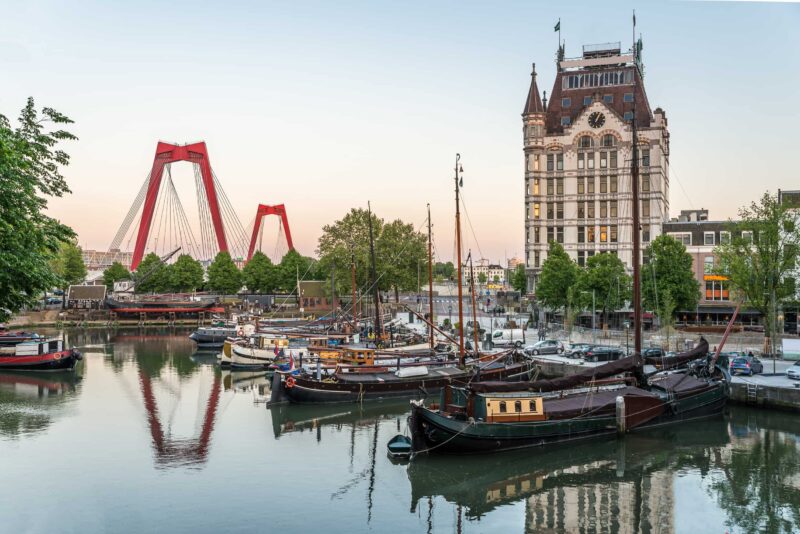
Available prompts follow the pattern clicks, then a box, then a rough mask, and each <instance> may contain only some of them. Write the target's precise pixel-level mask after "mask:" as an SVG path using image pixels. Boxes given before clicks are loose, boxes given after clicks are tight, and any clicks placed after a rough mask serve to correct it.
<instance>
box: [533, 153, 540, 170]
mask: <svg viewBox="0 0 800 534" xmlns="http://www.w3.org/2000/svg"><path fill="white" fill-rule="evenodd" d="M533 170H534V171H538V170H539V154H534V156H533Z"/></svg>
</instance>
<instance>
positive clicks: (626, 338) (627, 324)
mask: <svg viewBox="0 0 800 534" xmlns="http://www.w3.org/2000/svg"><path fill="white" fill-rule="evenodd" d="M630 327H631V323H629V322H628V321H625V355H626V356H627V355H628V353H629V352H630V350H631V349H630V347H629V346H628V329H629V328H630Z"/></svg>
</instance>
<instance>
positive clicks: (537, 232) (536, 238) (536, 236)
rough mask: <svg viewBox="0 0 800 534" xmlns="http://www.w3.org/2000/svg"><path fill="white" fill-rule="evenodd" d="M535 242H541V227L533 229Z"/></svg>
mask: <svg viewBox="0 0 800 534" xmlns="http://www.w3.org/2000/svg"><path fill="white" fill-rule="evenodd" d="M533 242H534V243H538V242H539V227H538V226H534V228H533Z"/></svg>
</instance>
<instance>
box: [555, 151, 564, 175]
mask: <svg viewBox="0 0 800 534" xmlns="http://www.w3.org/2000/svg"><path fill="white" fill-rule="evenodd" d="M556 170H557V171H563V170H564V154H556Z"/></svg>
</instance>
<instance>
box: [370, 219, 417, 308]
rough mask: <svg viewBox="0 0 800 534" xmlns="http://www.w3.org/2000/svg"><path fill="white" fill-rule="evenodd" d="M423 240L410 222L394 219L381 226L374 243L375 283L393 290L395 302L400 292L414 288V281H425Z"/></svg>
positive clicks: (398, 299)
mask: <svg viewBox="0 0 800 534" xmlns="http://www.w3.org/2000/svg"><path fill="white" fill-rule="evenodd" d="M427 243H428V239H427V238H426V237H425V236H423V235H422V234H421V233H419V232H417V231H416V230H415V229H414V225H413V224H406V223H404V222H403V221H401V220H400V219H396V220H394V221H392V222H390V223H388V224H384V225H383V228H382V229H381V233H380V235H379V236H378V238H377V239H376V242H375V252H376V260H375V261H376V264H377V265H376V270H377V273H378V276H379V277H380V279H379V280H378V286H379V287H380V288H381V289H387V290H388V289H390V288H392V289H394V298H395V302H400V295H399V293H400V291H411V290H416V288H417V282H419V283H420V284H422V282H427V281H428V273H427V270H425V272H424V273H423V270H422V266H423V265H427V261H428V245H427ZM378 258H379V259H380V261H378Z"/></svg>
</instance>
